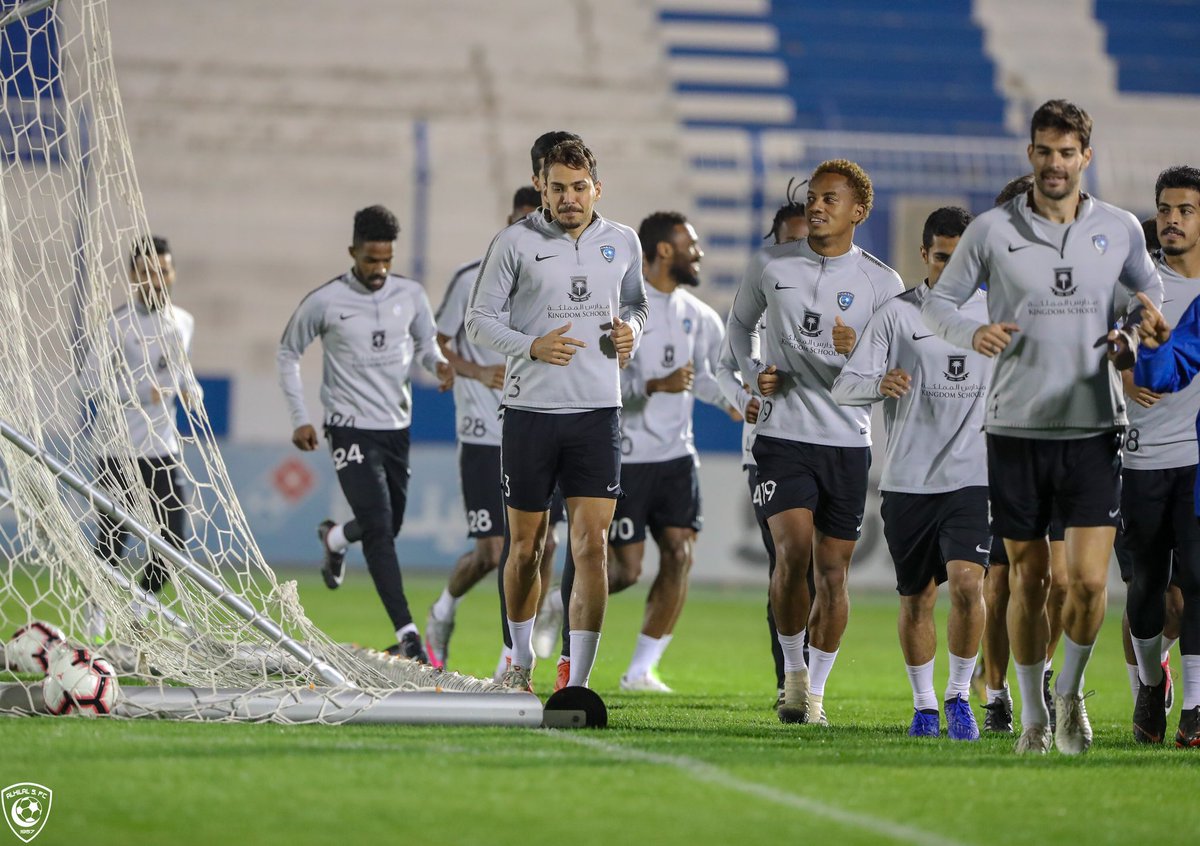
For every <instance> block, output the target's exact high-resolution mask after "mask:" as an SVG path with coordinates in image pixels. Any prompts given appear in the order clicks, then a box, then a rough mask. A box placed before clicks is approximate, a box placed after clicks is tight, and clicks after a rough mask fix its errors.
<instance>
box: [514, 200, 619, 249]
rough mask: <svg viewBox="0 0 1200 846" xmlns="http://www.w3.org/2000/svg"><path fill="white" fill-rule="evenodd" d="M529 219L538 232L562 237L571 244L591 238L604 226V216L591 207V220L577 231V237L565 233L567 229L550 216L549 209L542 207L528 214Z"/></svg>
mask: <svg viewBox="0 0 1200 846" xmlns="http://www.w3.org/2000/svg"><path fill="white" fill-rule="evenodd" d="M528 219H529V220H532V221H533V227H534V229H536V230H537V231H538V232H540V233H542V234H543V235H545V236H546V237H547V238H555V239H563V240H567V241H570V242H571V243H573V244H578V243H581V242H583V241H584V239H587V238H591V237H593V236H594V235H595V233H597V232H599V231H600V230H601V229H602V228H603V227H604V218H603V217H601V216H600V212H598V211H596V210H595V209H592V220H591V222H590V223H589V224H588V225H587V226H585V227H583V232H581V233H579V238H577V239H576V238H572V237H571V236H570V235H568V234H567V230H565V229H563V228H562V226H561V225H559V223H558V221H556V220H554V219H553V218H551V217H550V210H549V209H547V208H545V207H542V208H541V209H538V211H537V212H534V213H533V214H531V215H529V218H528Z"/></svg>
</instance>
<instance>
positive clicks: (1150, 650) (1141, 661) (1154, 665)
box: [1129, 632, 1163, 686]
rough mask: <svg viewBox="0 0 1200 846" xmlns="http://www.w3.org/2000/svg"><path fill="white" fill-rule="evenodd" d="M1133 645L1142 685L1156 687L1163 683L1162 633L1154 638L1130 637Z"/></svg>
mask: <svg viewBox="0 0 1200 846" xmlns="http://www.w3.org/2000/svg"><path fill="white" fill-rule="evenodd" d="M1129 640H1130V641H1131V642H1132V643H1133V654H1134V655H1135V656H1136V657H1137V663H1138V677H1139V678H1140V679H1141V680H1142V684H1145V685H1151V686H1153V685H1156V684H1158V683H1159V682H1161V681H1162V677H1163V671H1162V652H1163V649H1162V632H1159V633H1158V634H1156V635H1154V637H1148V638H1145V639H1143V638H1140V637H1134V636H1133V635H1130V636H1129Z"/></svg>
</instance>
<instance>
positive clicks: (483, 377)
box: [475, 364, 504, 391]
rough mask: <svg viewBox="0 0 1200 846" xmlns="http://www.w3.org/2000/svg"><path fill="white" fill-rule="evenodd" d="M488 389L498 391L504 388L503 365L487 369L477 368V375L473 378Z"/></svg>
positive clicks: (491, 366) (493, 365) (494, 365)
mask: <svg viewBox="0 0 1200 846" xmlns="http://www.w3.org/2000/svg"><path fill="white" fill-rule="evenodd" d="M475 378H476V379H478V380H479V381H480V382H482V383H483V384H485V385H487V386H488V387H489V388H491V389H493V390H496V391H499V390H501V389H502V388H503V387H504V365H503V364H492V365H489V366H487V367H481V368H479V374H478V375H477V376H476V377H475Z"/></svg>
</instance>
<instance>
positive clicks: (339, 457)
mask: <svg viewBox="0 0 1200 846" xmlns="http://www.w3.org/2000/svg"><path fill="white" fill-rule="evenodd" d="M351 462H353V463H355V464H362V463H363V454H362V450H361V449H359V447H358V444H350V446H349V447H348V448H346V449H342V448H341V447H338V448H337V449H335V450H334V451H333V469H334V470H345V469H346V467H347V466H348V465H349V464H350V463H351Z"/></svg>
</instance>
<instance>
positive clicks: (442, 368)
mask: <svg viewBox="0 0 1200 846" xmlns="http://www.w3.org/2000/svg"><path fill="white" fill-rule="evenodd" d="M434 370H435V371H437V378H438V391H439V392H441V393H445V392H446V391H448V390H450V389H451V388H453V387H454V368H453V367H451V366H450V365H449V363H448V362H445V361H439V362H438V363H437V365H436V366H435V367H434Z"/></svg>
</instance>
